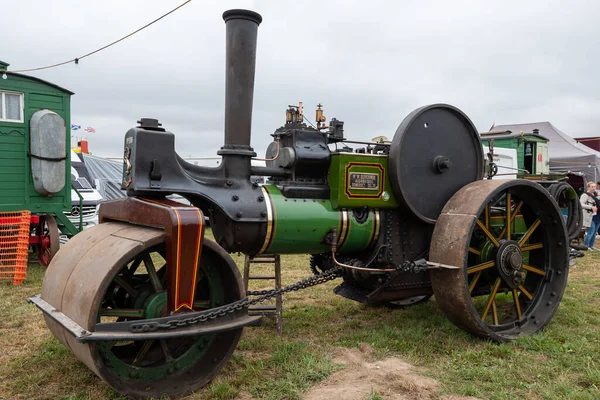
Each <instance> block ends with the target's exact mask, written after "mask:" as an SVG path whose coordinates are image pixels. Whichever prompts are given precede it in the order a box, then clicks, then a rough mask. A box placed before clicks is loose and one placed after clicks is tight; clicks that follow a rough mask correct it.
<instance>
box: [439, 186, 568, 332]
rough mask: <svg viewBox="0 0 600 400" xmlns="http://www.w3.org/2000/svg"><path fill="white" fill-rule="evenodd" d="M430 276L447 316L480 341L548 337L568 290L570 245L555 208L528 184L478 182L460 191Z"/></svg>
mask: <svg viewBox="0 0 600 400" xmlns="http://www.w3.org/2000/svg"><path fill="white" fill-rule="evenodd" d="M430 259H431V261H434V262H440V263H444V264H449V265H456V266H459V267H460V269H458V270H440V271H432V272H431V282H432V286H433V290H434V293H435V296H436V299H437V301H438V303H439V306H440V308H441V309H442V311H443V312H444V313H445V314H446V315H447V316H448V318H449V319H450V320H451V321H452V322H453V323H454V324H456V325H457V326H459V327H460V328H462V329H464V330H466V331H468V332H471V333H473V334H475V335H477V336H482V337H486V338H491V339H493V340H496V341H506V340H510V339H513V338H515V337H518V336H520V335H524V334H532V333H535V332H538V331H540V330H541V329H543V328H544V327H545V326H546V325H547V324H548V323H549V322H550V320H551V319H552V317H553V315H554V313H555V312H556V309H557V308H558V304H559V303H560V300H561V298H562V295H563V293H564V290H565V286H566V282H567V274H568V269H567V268H568V261H569V258H568V238H567V234H566V229H565V225H564V222H563V217H562V215H561V213H560V210H559V209H558V207H557V205H556V202H555V201H554V200H553V199H552V198H551V197H550V195H549V194H548V193H547V191H546V190H545V189H543V188H542V187H541V186H539V185H537V184H535V183H532V182H527V181H522V180H514V181H509V182H502V181H491V180H490V181H479V182H474V183H472V184H470V185H467V186H465V187H464V188H463V189H461V190H460V191H458V192H457V193H456V194H455V195H454V196H453V197H452V198H451V199H450V201H449V202H448V204H446V206H445V207H444V209H443V211H442V214H441V215H440V218H439V219H438V222H437V224H436V226H435V229H434V233H433V237H432V242H431V250H430Z"/></svg>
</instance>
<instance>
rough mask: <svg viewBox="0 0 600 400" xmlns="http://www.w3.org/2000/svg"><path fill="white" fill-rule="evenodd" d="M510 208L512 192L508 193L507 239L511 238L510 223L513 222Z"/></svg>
mask: <svg viewBox="0 0 600 400" xmlns="http://www.w3.org/2000/svg"><path fill="white" fill-rule="evenodd" d="M510 209H511V206H510V193H506V240H510V223H511V222H512V218H511V216H510ZM500 237H502V236H500Z"/></svg>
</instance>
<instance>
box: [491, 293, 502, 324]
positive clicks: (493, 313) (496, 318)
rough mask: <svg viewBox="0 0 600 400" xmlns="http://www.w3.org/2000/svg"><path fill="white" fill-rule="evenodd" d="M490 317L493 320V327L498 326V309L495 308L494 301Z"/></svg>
mask: <svg viewBox="0 0 600 400" xmlns="http://www.w3.org/2000/svg"><path fill="white" fill-rule="evenodd" d="M492 317H493V318H494V325H500V324H499V323H498V307H497V306H496V299H494V301H493V302H492Z"/></svg>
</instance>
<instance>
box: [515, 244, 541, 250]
mask: <svg viewBox="0 0 600 400" xmlns="http://www.w3.org/2000/svg"><path fill="white" fill-rule="evenodd" d="M542 247H544V244H543V243H535V244H530V245H527V246H525V247H522V248H521V251H531V250H537V249H541V248H542Z"/></svg>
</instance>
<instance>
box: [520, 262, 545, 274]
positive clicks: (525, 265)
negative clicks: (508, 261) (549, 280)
mask: <svg viewBox="0 0 600 400" xmlns="http://www.w3.org/2000/svg"><path fill="white" fill-rule="evenodd" d="M523 269H524V270H527V271H531V272H533V273H534V274H538V275H541V276H546V271H544V270H541V269H539V268H536V267H532V266H531V265H527V264H523Z"/></svg>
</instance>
